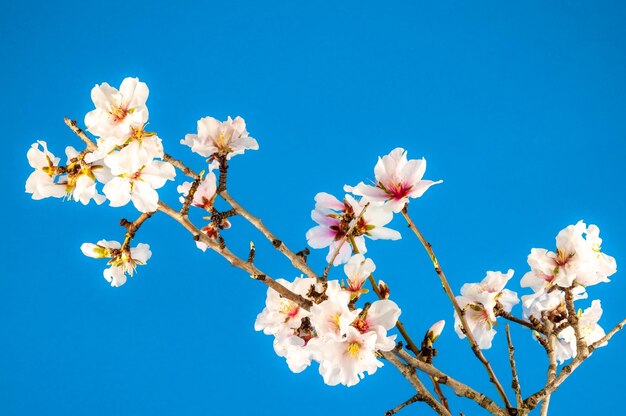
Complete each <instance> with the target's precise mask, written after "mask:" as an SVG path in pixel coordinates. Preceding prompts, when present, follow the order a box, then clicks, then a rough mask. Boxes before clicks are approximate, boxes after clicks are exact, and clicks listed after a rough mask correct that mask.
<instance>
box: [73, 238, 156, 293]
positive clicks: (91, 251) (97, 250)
mask: <svg viewBox="0 0 626 416" xmlns="http://www.w3.org/2000/svg"><path fill="white" fill-rule="evenodd" d="M80 249H81V251H82V252H83V254H84V255H85V256H87V257H92V258H96V259H102V258H108V259H111V260H109V261H108V263H107V264H108V265H109V266H111V267H109V268H108V269H105V270H104V273H103V275H104V278H105V279H106V280H107V282H109V283H111V286H113V287H119V286H122V285H123V284H124V283H126V275H129V276H133V275H134V274H135V268H136V267H137V265H145V264H146V263H147V262H148V260H149V259H150V257H152V252H151V251H150V246H149V245H148V244H143V243H140V244H137V246H136V247H132V248H131V247H128V246H124V247H122V245H121V244H120V243H119V242H117V241H107V240H100V241H98V242H97V243H96V244H92V243H83V244H82V245H81V246H80Z"/></svg>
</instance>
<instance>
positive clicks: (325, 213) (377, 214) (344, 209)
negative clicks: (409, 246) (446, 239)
mask: <svg viewBox="0 0 626 416" xmlns="http://www.w3.org/2000/svg"><path fill="white" fill-rule="evenodd" d="M315 202H316V204H315V209H314V210H313V211H312V212H311V218H312V219H313V221H315V222H316V223H317V224H318V225H317V226H315V227H313V228H311V229H310V230H309V231H307V233H306V238H307V241H308V243H309V245H310V246H311V247H313V248H324V247H329V250H328V255H327V256H326V261H330V260H331V258H332V256H333V254H334V253H335V251H336V250H337V248H338V247H341V248H340V249H339V252H338V253H339V254H338V255H337V257H336V258H335V261H334V262H333V264H334V265H338V264H343V263H345V262H347V261H348V260H349V259H350V255H351V253H352V249H351V247H350V244H348V242H347V241H346V237H347V236H346V233H347V232H348V231H349V230H350V228H351V227H352V226H353V225H355V227H354V230H353V235H354V241H355V244H356V246H357V248H358V251H359V252H360V253H366V252H367V248H366V247H365V239H364V237H368V238H370V239H372V240H378V239H383V240H398V239H400V238H402V236H401V235H400V233H399V232H397V231H396V230H392V229H390V228H386V227H384V226H385V225H387V224H388V223H389V222H390V221H391V220H392V219H393V214H392V212H391V211H389V210H387V209H385V208H383V207H376V206H368V207H367V209H366V210H365V212H364V213H363V215H362V216H361V212H362V211H363V209H364V208H365V205H366V203H365V202H363V201H360V202H359V201H357V200H356V199H354V197H352V196H351V195H346V196H345V199H344V201H343V202H341V201H339V200H338V199H337V198H335V197H334V196H332V195H330V194H327V193H325V192H320V193H318V194H317V195H316V196H315ZM359 217H360V218H359ZM355 222H356V224H355Z"/></svg>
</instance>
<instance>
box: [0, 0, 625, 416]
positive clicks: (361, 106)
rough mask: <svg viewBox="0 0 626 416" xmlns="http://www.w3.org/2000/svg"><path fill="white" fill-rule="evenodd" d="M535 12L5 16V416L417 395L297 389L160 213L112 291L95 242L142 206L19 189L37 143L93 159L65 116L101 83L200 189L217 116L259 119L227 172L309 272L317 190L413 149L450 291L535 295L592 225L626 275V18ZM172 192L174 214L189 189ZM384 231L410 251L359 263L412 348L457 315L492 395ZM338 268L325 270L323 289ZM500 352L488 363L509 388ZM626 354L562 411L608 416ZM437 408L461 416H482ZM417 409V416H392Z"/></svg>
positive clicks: (1, 54)
mask: <svg viewBox="0 0 626 416" xmlns="http://www.w3.org/2000/svg"><path fill="white" fill-rule="evenodd" d="M261 3H264V4H261ZM435 3H436V4H435ZM523 3H524V4H519V5H518V4H510V3H509V4H502V2H495V1H488V2H480V3H476V4H468V3H467V2H451V3H450V2H409V1H406V2H386V4H384V5H383V4H382V3H380V2H362V1H361V2H341V3H339V2H335V3H334V4H332V5H331V4H330V3H329V4H327V5H324V6H323V5H316V4H313V3H312V2H307V3H304V2H302V3H301V4H298V5H296V4H294V2H271V3H266V2H251V3H243V2H221V3H212V4H207V5H204V6H200V5H198V4H192V3H188V2H181V3H179V4H177V5H175V4H173V3H172V2H163V3H162V4H159V2H146V3H136V2H128V1H127V2H115V1H111V2H106V3H102V2H100V3H94V4H93V5H91V6H88V5H85V4H84V2H66V3H63V4H60V3H59V4H56V2H28V1H21V2H9V1H8V0H3V1H2V2H1V3H0V61H1V62H2V66H1V67H0V75H1V77H0V79H1V80H2V81H1V82H2V98H1V99H0V118H1V120H2V127H3V132H2V137H3V140H2V143H3V153H4V158H3V166H4V179H3V183H4V186H5V190H4V192H3V193H2V200H3V203H2V206H3V214H2V229H3V236H4V238H3V239H2V242H1V243H0V244H1V247H0V249H1V251H0V253H2V254H1V256H2V257H1V259H2V277H1V278H0V328H1V329H0V357H1V358H0V414H2V415H41V414H46V415H53V414H63V415H67V414H92V415H96V414H102V415H140V414H164V415H165V414H218V413H222V412H224V413H226V414H236V415H247V414H258V415H265V414H267V415H270V414H272V415H287V414H300V415H318V414H331V415H335V414H346V413H347V412H349V413H350V414H368V415H369V414H374V415H376V414H377V415H380V414H383V412H384V411H386V410H388V409H390V408H393V407H395V406H396V405H397V404H399V403H400V402H402V401H404V400H405V399H408V398H409V397H410V396H411V395H412V390H411V388H410V386H409V385H408V383H406V382H405V380H404V379H403V378H402V377H401V376H400V375H399V373H398V372H397V371H396V370H395V369H394V368H393V367H392V366H390V365H386V366H385V367H384V368H382V369H381V370H379V372H378V373H377V374H376V375H375V376H372V377H368V378H366V379H365V380H364V381H362V382H361V383H360V384H359V385H358V386H356V387H354V388H349V389H348V388H344V387H328V386H325V385H324V384H323V383H322V380H321V377H320V376H319V375H318V374H317V369H316V368H315V367H312V368H309V369H308V370H307V371H306V372H304V373H302V374H299V375H293V374H291V373H290V372H289V370H288V368H287V366H286V364H285V363H284V362H283V359H281V358H279V357H277V356H276V355H275V354H274V352H273V350H272V346H271V338H270V337H267V336H264V335H262V334H261V333H256V332H254V330H253V323H254V320H255V317H256V314H257V313H258V312H259V311H260V310H261V309H262V307H263V305H264V299H265V292H266V289H265V287H264V286H263V285H261V284H259V283H257V282H254V281H251V280H250V279H249V278H248V277H247V276H246V275H245V274H244V273H243V272H241V271H239V270H236V269H233V268H231V267H230V266H229V265H228V264H227V263H226V262H225V261H224V260H223V259H222V258H220V257H218V256H216V255H214V254H213V253H210V252H207V253H202V252H200V251H199V250H196V249H195V246H194V242H193V241H192V240H191V237H190V236H189V235H188V234H187V233H186V232H185V231H184V230H183V229H182V228H181V227H180V226H179V225H178V224H176V223H174V222H173V221H171V220H170V219H169V218H167V217H165V216H163V215H161V214H159V215H156V216H155V217H154V218H153V219H151V220H150V221H149V222H148V223H146V224H145V226H144V227H143V228H142V229H141V231H140V233H139V234H138V236H137V240H136V241H137V242H145V243H149V244H150V245H151V248H152V251H153V257H152V259H151V260H150V261H149V264H148V266H147V267H142V268H141V269H140V270H139V273H138V275H136V276H135V277H134V278H132V279H130V280H129V281H128V283H127V284H126V285H125V286H123V287H121V288H118V289H115V288H111V287H109V285H108V284H107V282H106V281H105V280H104V279H103V278H102V270H103V268H104V266H105V265H104V262H103V261H97V260H93V259H89V258H86V257H84V256H82V254H81V252H80V250H79V247H80V244H81V243H83V242H85V241H90V242H95V241H97V240H99V239H101V238H106V239H117V240H120V239H122V237H123V230H122V228H121V227H119V226H118V225H117V222H118V221H119V219H120V218H122V217H126V218H129V219H133V218H134V217H135V216H136V215H137V214H136V213H135V212H134V211H133V208H132V206H127V207H124V208H120V209H112V208H109V207H107V206H104V205H103V206H95V205H91V206H88V207H83V206H82V205H80V204H76V203H73V202H62V201H61V200H56V199H48V200H44V201H40V202H36V201H32V200H31V199H30V196H29V195H27V194H25V193H24V182H25V180H26V178H27V177H28V175H29V173H30V168H29V166H28V164H27V161H26V151H27V150H28V148H29V146H30V144H31V143H33V142H34V141H35V140H36V139H40V140H46V141H47V142H48V143H49V145H50V148H51V150H52V151H53V152H54V153H55V154H56V155H62V154H63V150H64V148H65V146H66V145H70V144H71V145H74V146H77V147H78V146H80V144H81V143H80V142H79V141H78V140H77V138H76V137H74V135H73V134H72V133H71V132H70V131H69V130H68V129H67V127H66V126H65V125H64V124H63V116H69V117H71V118H75V119H78V120H79V121H80V122H81V123H82V120H83V117H84V114H85V113H86V112H87V111H89V110H91V109H92V108H93V105H92V103H91V101H90V96H89V92H90V89H91V88H92V87H93V85H94V84H96V83H101V82H105V81H107V82H109V83H110V84H112V85H114V86H118V85H119V83H120V82H121V81H122V79H123V78H124V77H126V76H138V77H139V78H140V79H141V80H142V81H145V82H147V84H148V86H149V87H150V89H151V93H150V98H149V101H148V106H149V109H150V129H151V130H154V131H156V132H158V134H159V136H161V137H162V138H163V140H164V143H165V148H166V151H168V152H170V153H171V154H173V155H174V156H177V157H180V158H184V159H185V160H186V161H188V162H189V164H191V165H192V166H193V167H194V168H197V169H200V168H202V158H200V157H198V156H196V155H192V154H191V153H190V152H188V151H187V149H186V148H185V147H183V146H181V145H179V144H178V142H179V140H180V139H181V138H182V137H183V136H184V134H186V133H191V132H194V131H195V123H196V121H197V119H199V118H200V117H203V116H206V115H211V116H214V117H217V118H220V119H224V118H225V117H226V116H228V115H232V116H235V115H242V116H243V117H244V118H245V119H246V121H247V123H248V129H249V131H250V132H251V135H252V136H253V137H255V138H257V139H258V141H259V143H260V146H261V150H260V151H258V152H250V153H247V154H246V155H245V156H244V157H242V156H238V157H236V158H235V159H233V161H232V169H231V170H232V172H231V177H230V190H231V194H232V195H233V196H235V197H236V198H237V199H239V200H240V201H241V202H242V203H243V204H244V205H245V206H247V207H248V208H249V209H250V210H251V211H252V212H253V213H255V214H257V215H259V216H261V217H263V218H264V219H265V221H266V223H267V224H268V226H269V227H270V228H271V229H272V230H274V232H275V233H276V234H277V235H279V236H280V237H281V238H282V239H284V241H285V242H286V243H287V244H288V245H289V246H290V247H292V248H293V249H294V250H296V251H297V250H300V249H302V248H304V247H305V245H306V240H305V238H304V234H305V232H306V230H307V229H309V228H310V227H312V226H313V223H312V221H311V220H310V217H309V215H310V210H311V209H312V208H313V204H314V203H313V197H314V195H315V194H316V193H317V192H319V191H327V192H331V193H334V194H337V195H338V194H340V193H341V189H342V186H343V184H345V183H349V184H356V183H357V182H359V181H361V180H367V179H371V178H373V167H374V164H375V162H376V157H377V156H378V155H383V154H386V153H388V152H389V151H390V150H391V149H393V148H394V147H397V146H402V147H405V148H406V149H408V151H409V156H411V157H415V158H416V157H422V156H424V157H426V158H427V160H428V163H429V164H428V169H427V174H426V177H427V178H429V179H443V180H444V181H445V182H444V184H442V185H438V186H436V187H434V188H431V189H430V190H429V191H428V192H427V193H426V194H425V196H424V197H423V198H421V199H420V200H417V201H416V202H414V203H411V207H410V210H411V212H412V215H413V218H414V219H415V220H416V222H417V224H418V226H420V227H421V229H422V231H423V232H424V233H425V234H426V236H427V237H428V238H429V239H430V240H431V242H432V243H433V245H434V247H435V250H436V251H437V254H438V256H439V258H440V260H441V263H442V266H443V268H444V270H445V271H446V272H447V274H448V276H449V278H450V280H451V284H452V286H453V287H454V288H455V289H456V290H457V291H458V289H459V288H460V286H461V285H462V283H463V282H472V281H479V280H481V279H482V278H483V276H484V274H485V271H486V270H502V271H506V270H507V269H508V268H513V269H515V271H516V278H515V279H514V282H513V281H512V283H513V284H512V285H511V288H512V289H518V286H517V282H518V281H519V280H518V279H519V278H521V276H522V275H523V274H524V273H525V272H526V271H527V270H528V266H527V265H526V256H527V255H528V253H529V251H530V249H531V248H532V247H545V248H550V249H553V248H554V237H555V236H556V234H557V232H558V231H559V230H560V229H561V228H563V227H565V226H567V225H568V224H573V223H575V222H576V221H578V220H579V219H585V220H586V221H588V222H591V223H596V224H598V225H599V226H600V228H601V230H602V232H601V236H602V237H603V239H604V245H603V249H604V251H605V252H606V253H608V254H610V255H613V256H615V257H616V258H617V260H618V266H619V265H620V264H622V262H623V261H625V260H626V221H624V212H626V202H625V201H626V198H624V180H625V179H626V174H625V172H624V156H625V151H626V146H625V143H626V141H625V139H626V126H625V120H626V118H625V117H624V115H625V110H626V78H625V77H624V74H625V69H626V68H625V66H626V48H625V46H626V45H625V43H626V36H625V35H626V29H625V26H624V21H625V20H626V7H625V6H624V4H623V3H622V2H582V1H574V2H568V3H567V5H565V4H563V3H561V4H556V3H550V2H538V1H531V2H523ZM180 182H182V176H180V175H179V176H178V178H177V183H180ZM161 195H162V197H163V198H164V199H165V200H166V201H169V202H171V203H175V201H176V193H175V185H174V184H172V183H170V184H169V186H168V187H167V189H165V190H163V192H161ZM393 226H394V227H395V228H396V229H398V230H401V232H402V233H403V237H404V239H403V240H402V241H400V242H388V241H382V242H378V243H375V244H373V243H370V244H369V245H368V246H369V248H370V254H371V256H372V257H373V259H374V261H375V262H376V264H377V266H378V269H377V272H376V276H377V278H382V279H384V280H385V281H387V282H388V283H389V284H390V285H391V290H392V298H393V299H395V300H396V301H397V302H398V303H399V305H400V306H401V307H402V308H403V314H402V317H401V319H402V320H403V321H404V323H405V324H406V326H407V328H408V330H409V331H410V332H411V333H412V334H414V337H415V338H420V337H421V336H422V334H423V333H424V332H425V331H426V329H427V328H428V327H429V326H430V325H431V324H432V323H433V322H435V321H437V320H439V319H442V318H443V319H446V320H447V323H448V326H447V327H446V329H445V332H444V334H443V336H442V337H441V339H440V341H439V342H438V344H439V350H440V356H439V357H438V359H437V364H438V365H439V366H440V367H441V368H442V369H444V370H446V371H449V372H450V374H451V375H453V376H454V377H456V378H457V379H460V380H463V381H468V382H470V384H471V385H472V386H474V387H475V388H478V389H480V390H483V391H485V392H487V393H488V394H489V395H491V396H492V397H494V398H495V397H496V393H495V391H494V390H493V388H492V387H491V386H490V385H489V383H488V381H487V377H486V375H485V374H484V372H483V369H482V368H481V367H480V366H479V364H478V363H477V361H476V360H475V359H474V358H473V356H472V354H471V352H470V350H469V348H468V347H467V345H466V342H465V341H460V340H458V338H457V336H456V335H455V334H454V332H453V330H452V319H451V316H452V310H451V307H449V306H448V304H447V300H446V299H445V296H444V293H443V291H442V290H441V289H440V285H439V283H438V280H437V278H436V275H435V274H434V272H432V269H431V266H430V264H429V262H428V259H427V256H426V255H425V253H424V252H423V250H422V249H421V248H420V247H419V246H418V244H417V241H416V239H415V238H414V236H413V235H411V234H410V233H409V232H408V230H407V229H406V228H405V224H404V223H403V221H402V219H401V218H396V219H395V220H394V223H393ZM224 235H225V237H226V240H227V242H228V244H229V246H230V247H231V248H232V249H233V250H234V251H236V252H238V253H240V254H241V255H245V253H246V247H247V245H248V241H250V240H254V241H255V242H256V243H257V247H258V249H259V252H258V256H257V258H258V264H259V266H260V267H262V268H263V269H265V270H267V271H268V273H270V274H271V275H272V276H274V277H284V278H288V279H292V278H293V277H294V276H295V275H296V274H297V273H296V272H295V271H294V270H292V269H291V268H290V265H289V263H288V261H287V260H286V259H285V258H283V257H282V256H281V255H280V254H279V253H277V252H274V251H273V250H272V248H271V246H270V245H269V244H268V243H267V242H266V241H265V240H264V239H263V238H262V236H260V235H259V234H257V233H255V232H254V230H253V229H252V228H251V227H250V226H248V225H246V224H245V223H243V221H241V220H239V219H237V220H235V221H234V227H233V229H232V230H229V231H228V232H226V233H225V234H224ZM325 254H326V252H325V251H324V252H321V251H316V252H314V253H313V254H312V255H311V257H310V263H311V264H312V265H313V266H314V267H315V268H316V269H317V270H321V269H322V268H323V266H324V261H323V259H324V256H325ZM341 276H342V272H341V271H340V270H339V269H336V270H334V271H333V275H332V277H335V278H340V277H341ZM613 280H614V282H613V283H611V284H605V285H599V286H596V287H593V288H592V289H591V290H590V293H591V296H592V298H600V299H602V301H603V307H604V311H605V313H604V316H603V318H602V321H601V323H602V324H603V325H604V327H605V328H606V329H607V330H608V329H609V328H610V327H612V326H613V325H614V324H615V323H616V322H618V321H619V320H620V319H622V318H623V317H624V315H626V309H625V308H624V306H623V305H624V302H623V297H624V295H625V294H626V285H625V283H624V277H623V273H621V272H618V274H617V275H615V276H614V279H613ZM524 293H527V292H524ZM521 294H522V293H520V295H521ZM589 303H590V300H589V301H583V302H581V306H583V307H586V306H588V304H589ZM515 312H516V313H517V314H518V315H519V314H521V308H519V306H518V307H517V308H516V309H515ZM499 332H500V334H499V335H498V336H497V337H496V339H495V342H494V346H493V348H492V349H491V350H489V351H487V352H486V354H487V356H488V357H489V358H490V359H491V360H492V362H493V365H494V367H495V369H496V372H497V373H498V374H499V375H500V378H501V380H502V382H503V384H505V385H507V386H508V385H509V382H510V375H509V374H510V373H509V369H508V364H507V360H506V343H505V338H504V336H503V335H504V328H503V327H502V326H500V327H499ZM513 337H514V341H515V343H516V344H517V352H518V362H519V365H520V372H521V378H522V383H523V389H524V395H525V396H527V395H528V394H530V393H532V392H534V391H535V390H536V389H537V388H539V387H540V385H541V384H542V383H543V380H544V378H545V370H546V366H547V362H546V359H545V357H544V355H543V350H542V349H541V348H540V347H539V346H538V345H537V344H536V343H534V342H533V341H532V340H531V339H530V335H529V334H528V333H527V332H526V331H525V330H523V329H521V328H514V329H513ZM624 348H626V337H625V336H624V334H619V335H618V336H617V337H615V338H614V340H613V341H612V342H611V344H610V346H609V347H608V348H606V349H603V350H600V351H598V352H597V353H595V354H594V356H593V357H592V359H591V360H590V362H588V363H585V364H584V365H583V366H582V367H581V368H580V369H579V370H578V371H577V372H576V374H575V375H574V376H573V377H571V378H570V379H569V380H568V381H567V382H566V383H565V384H564V386H563V387H562V389H561V390H560V391H559V392H558V393H557V394H556V395H555V396H554V397H553V400H552V412H553V414H565V413H566V412H567V414H569V415H587V414H617V413H616V412H618V411H617V410H615V409H616V407H617V406H618V403H619V402H621V399H620V398H619V397H620V396H621V395H622V394H623V393H622V390H621V387H620V383H621V381H622V373H623V371H624V370H625V365H624V361H623V359H622V351H623V350H624ZM445 391H446V392H448V396H449V397H450V399H451V404H452V406H453V409H454V410H456V414H458V411H460V410H463V411H464V413H465V414H466V415H475V414H482V413H481V410H480V409H478V408H477V407H476V406H474V405H473V404H472V402H469V401H462V402H461V401H460V400H457V399H454V398H453V397H452V396H453V394H452V393H451V392H450V391H449V390H447V389H445ZM510 397H511V398H513V395H512V394H510ZM418 412H420V414H421V413H427V409H426V408H425V405H422V404H416V405H414V408H412V409H410V410H405V411H403V413H401V414H416V413H418Z"/></svg>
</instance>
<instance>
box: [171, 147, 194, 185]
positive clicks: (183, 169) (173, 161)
mask: <svg viewBox="0 0 626 416" xmlns="http://www.w3.org/2000/svg"><path fill="white" fill-rule="evenodd" d="M163 160H164V161H166V162H168V163H169V164H171V165H172V166H174V167H175V168H177V169H179V170H180V171H181V172H183V174H184V175H185V176H188V177H190V178H191V179H194V180H195V179H197V178H198V176H199V175H198V174H197V173H196V172H194V171H193V169H191V168H188V167H187V166H185V164H184V163H183V162H181V161H180V160H178V159H174V158H173V157H172V156H170V155H168V154H167V153H164V154H163Z"/></svg>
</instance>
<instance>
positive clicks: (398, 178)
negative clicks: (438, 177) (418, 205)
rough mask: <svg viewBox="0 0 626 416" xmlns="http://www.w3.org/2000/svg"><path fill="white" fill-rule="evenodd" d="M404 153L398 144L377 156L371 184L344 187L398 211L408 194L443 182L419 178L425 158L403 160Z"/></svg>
mask: <svg viewBox="0 0 626 416" xmlns="http://www.w3.org/2000/svg"><path fill="white" fill-rule="evenodd" d="M406 154H407V152H406V150H404V149H402V148H400V147H398V148H396V149H394V150H392V151H391V153H389V154H388V155H386V156H383V157H382V158H380V157H379V158H378V163H376V167H374V175H375V176H376V183H375V184H374V186H371V185H366V184H364V183H363V182H360V183H359V184H358V185H356V186H348V185H346V186H345V187H344V190H345V191H346V192H352V193H353V194H355V195H361V196H363V198H364V199H365V200H367V201H370V202H373V203H384V204H385V206H386V207H387V208H389V209H391V210H392V211H393V212H400V211H401V210H402V208H404V206H405V205H406V204H407V202H409V198H419V197H420V196H422V195H423V194H424V192H426V190H427V189H428V188H430V187H431V186H433V185H436V184H438V183H441V182H443V181H436V182H433V181H430V180H423V179H422V178H423V177H424V173H425V172H426V160H425V159H411V160H407V157H406Z"/></svg>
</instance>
